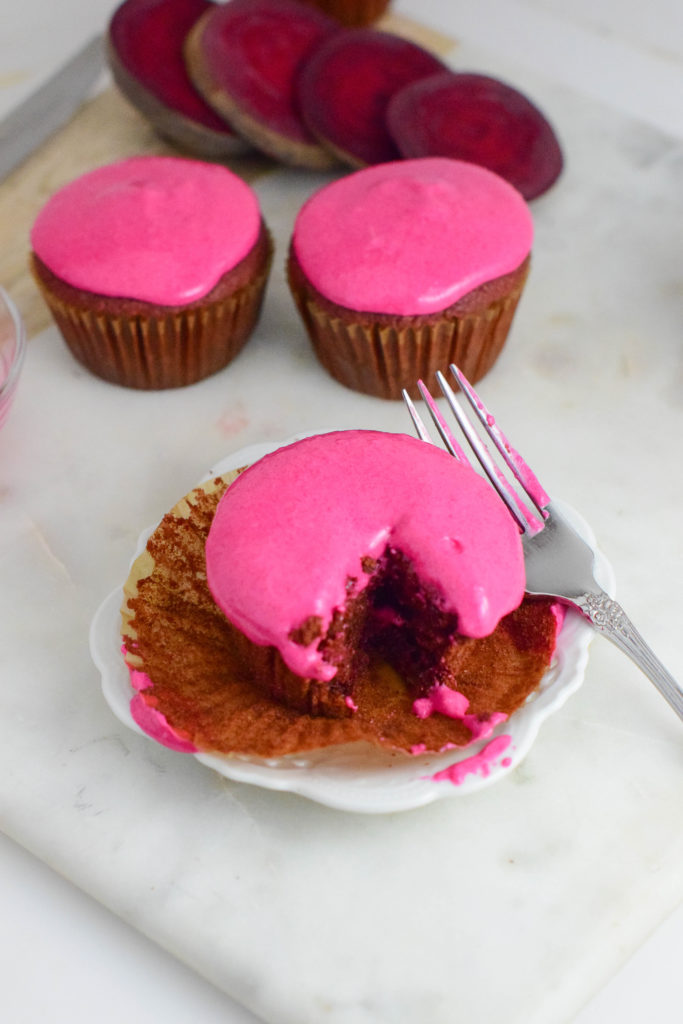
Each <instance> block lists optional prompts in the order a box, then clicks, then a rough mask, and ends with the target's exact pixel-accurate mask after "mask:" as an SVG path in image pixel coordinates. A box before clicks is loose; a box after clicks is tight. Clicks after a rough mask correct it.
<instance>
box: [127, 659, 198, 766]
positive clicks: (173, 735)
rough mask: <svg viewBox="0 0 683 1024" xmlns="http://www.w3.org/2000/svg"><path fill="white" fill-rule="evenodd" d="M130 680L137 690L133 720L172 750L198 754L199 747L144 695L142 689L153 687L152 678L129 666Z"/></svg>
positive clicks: (132, 708) (132, 706)
mask: <svg viewBox="0 0 683 1024" xmlns="http://www.w3.org/2000/svg"><path fill="white" fill-rule="evenodd" d="M128 672H129V674H130V682H131V686H132V687H133V689H134V690H135V691H136V693H135V696H134V697H132V699H131V702H130V713H131V715H132V717H133V720H134V721H135V722H137V724H138V725H139V726H140V728H141V729H142V731H143V732H146V733H147V735H148V736H151V737H152V739H153V740H156V741H157V743H161V744H162V745H163V746H164V747H169V748H170V749H171V750H177V751H179V752H180V753H183V754H196V753H197V752H198V751H197V747H195V745H194V743H192V742H190V740H188V739H187V738H186V737H185V736H183V734H182V733H180V732H178V730H177V729H174V728H173V726H172V725H171V724H170V722H169V721H168V719H167V718H166V716H165V715H164V714H162V713H161V711H157V709H156V708H155V707H154V705H153V704H151V703H150V702H149V701H147V700H146V699H145V698H144V697H143V696H142V692H141V691H142V690H148V689H150V688H151V687H152V680H151V679H150V678H149V676H148V675H147V674H146V673H145V672H141V671H140V670H139V669H136V668H131V667H130V665H129V666H128Z"/></svg>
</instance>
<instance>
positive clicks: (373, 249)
mask: <svg viewBox="0 0 683 1024" xmlns="http://www.w3.org/2000/svg"><path fill="white" fill-rule="evenodd" d="M532 242H533V222H532V219H531V214H530V212H529V208H528V206H527V204H526V202H525V201H524V199H523V198H522V196H521V195H520V194H519V192H517V190H516V189H514V188H513V187H512V186H511V185H509V184H508V183H507V182H506V181H504V180H503V179H502V178H500V177H499V176H498V175H496V174H493V173H492V172H491V171H488V170H486V169H485V168H483V167H477V166H475V165H474V164H469V163H465V162H463V161H460V160H450V159H447V158H442V157H427V158H423V159H418V160H402V161H397V162H395V163H389V164H379V165H377V166H375V167H370V168H366V169H364V170H361V171H357V172H356V173H354V174H350V175H347V176H346V177H344V178H341V179H340V180H338V181H335V182H333V183H332V184H330V185H327V186H325V187H324V188H322V189H321V190H320V191H318V192H317V193H316V194H315V195H313V196H312V197H311V198H310V199H309V200H308V201H307V202H306V203H305V204H304V206H303V207H302V209H301V210H300V212H299V215H298V217H297V220H296V224H295V227H294V236H293V246H294V251H295V254H296V257H297V259H298V261H299V263H300V265H301V267H302V269H303V271H304V273H305V274H306V276H307V278H308V280H309V281H310V283H311V284H312V285H313V286H314V287H315V288H316V289H317V290H318V291H319V292H320V293H321V294H322V295H324V296H325V297H326V298H328V299H329V300H330V301H332V302H335V303H336V304H337V305H340V306H344V307H346V308H348V309H355V310H359V311H364V312H370V313H372V312H374V313H394V314H398V315H400V316H410V315H416V314H429V313H437V312H440V311H442V310H444V309H446V308H447V307H448V306H450V305H452V304H453V303H454V302H457V301H458V299H461V298H462V297H463V296H464V295H466V294H467V293H468V292H471V291H473V290H474V289H475V288H478V287H479V286H480V285H482V284H485V283H486V282H487V281H492V280H494V279H495V278H497V277H501V276H502V275H503V274H508V273H510V272H511V271H513V270H516V269H517V267H519V266H520V265H521V264H522V263H523V261H524V260H525V259H526V257H527V256H528V254H529V252H530V250H531V245H532Z"/></svg>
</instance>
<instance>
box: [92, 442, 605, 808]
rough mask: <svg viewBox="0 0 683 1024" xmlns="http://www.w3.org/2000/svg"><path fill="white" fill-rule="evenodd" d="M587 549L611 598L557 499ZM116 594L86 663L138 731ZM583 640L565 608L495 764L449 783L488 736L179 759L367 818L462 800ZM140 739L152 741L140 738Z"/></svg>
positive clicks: (238, 462) (257, 448) (578, 620)
mask: <svg viewBox="0 0 683 1024" xmlns="http://www.w3.org/2000/svg"><path fill="white" fill-rule="evenodd" d="M303 436H305V435H297V437H294V438H289V439H288V440H287V441H284V442H280V444H263V445H252V446H250V447H248V448H244V449H242V450H241V451H239V452H236V453H235V454H234V455H231V456H229V457H228V458H226V459H223V460H222V461H221V462H219V463H218V464H217V465H216V466H214V467H213V468H212V469H211V470H210V471H209V472H208V473H207V474H206V475H205V476H204V477H203V478H202V482H203V481H204V480H208V479H211V478H212V477H214V476H218V475H220V474H222V473H227V472H229V471H230V470H232V469H237V468H238V467H239V466H244V465H249V464H251V463H252V462H255V461H256V460H257V459H260V458H262V457H263V456H264V455H266V454H268V453H269V452H271V451H274V450H275V449H276V448H279V447H281V446H282V444H290V443H291V442H292V441H294V440H297V439H298V438H299V437H303ZM557 504H559V505H560V506H561V509H562V511H563V512H564V513H565V514H566V515H567V517H568V518H569V519H570V521H571V522H572V524H573V526H574V528H575V529H576V530H577V531H578V532H579V533H580V534H581V536H582V537H583V538H584V539H585V540H586V541H587V543H588V544H590V546H591V547H592V548H593V550H594V552H595V559H596V563H595V569H596V578H597V579H598V581H599V582H600V583H601V585H602V586H603V588H604V589H605V590H606V591H607V592H608V593H609V594H613V590H614V577H613V573H612V569H611V566H610V565H609V563H608V562H607V560H606V558H605V557H604V555H602V553H601V552H600V551H599V550H598V549H597V547H596V545H595V538H594V537H593V534H592V531H591V530H590V527H589V526H588V525H587V523H586V522H585V521H584V520H583V519H582V517H581V516H580V515H579V514H578V513H577V512H576V511H575V510H574V509H572V508H571V506H568V505H566V504H565V503H562V502H558V503H557ZM155 529H156V526H154V527H151V528H149V529H148V530H145V531H144V532H143V533H142V534H141V535H140V537H139V540H138V546H137V550H136V552H135V555H134V556H133V560H134V559H135V558H137V556H138V554H140V552H141V551H143V550H144V548H145V545H146V544H147V540H148V538H149V536H150V534H151V533H152V532H153V531H154V530H155ZM122 601H123V589H122V587H119V588H117V589H116V590H115V591H114V592H113V593H111V594H110V595H109V596H108V597H107V598H106V600H105V601H104V602H103V603H102V605H101V606H100V608H99V609H98V611H97V613H96V615H95V617H94V619H93V622H92V626H91V630H90V649H91V653H92V657H93V660H94V662H95V664H96V665H97V667H98V669H99V670H100V672H101V674H102V690H103V693H104V697H105V700H106V701H107V703H108V704H109V706H110V708H111V709H112V711H113V712H114V714H115V715H116V716H117V718H118V719H119V720H120V721H121V722H123V724H124V725H126V726H128V728H130V729H132V730H134V731H135V732H138V733H141V734H142V735H146V734H145V733H143V731H142V730H141V729H140V727H139V726H138V724H137V723H136V722H135V721H134V719H133V717H132V715H131V713H130V700H131V698H132V696H133V694H134V691H133V689H132V687H131V684H130V679H129V674H128V669H127V667H126V664H125V662H124V660H123V657H122V655H121V617H120V608H121V604H122ZM592 635H593V630H592V628H591V626H590V625H589V624H588V623H587V622H586V621H585V619H583V618H582V617H581V616H580V615H579V614H578V613H575V612H572V611H569V610H568V611H567V614H566V616H565V620H564V623H563V625H562V629H561V632H560V635H559V637H558V643H557V650H556V652H555V657H554V659H553V664H552V666H551V667H550V669H549V670H548V672H547V673H546V675H545V676H544V678H543V680H542V681H541V685H540V687H539V688H538V690H537V691H536V692H535V693H534V694H532V696H531V697H530V698H529V700H528V701H527V702H526V704H524V706H523V707H521V708H520V709H519V710H518V711H516V712H515V714H514V715H512V716H511V717H510V718H509V719H508V721H507V722H504V723H502V725H500V726H498V728H497V729H496V730H495V731H494V733H493V738H495V737H497V736H509V737H510V742H509V744H508V746H507V748H506V749H505V751H504V752H503V753H502V754H501V755H500V757H499V758H497V759H494V760H493V761H491V762H483V763H482V762H478V765H479V767H477V768H476V770H472V771H470V772H468V773H466V774H465V777H464V778H463V780H462V781H461V782H460V783H458V784H454V783H452V782H450V781H447V780H439V781H437V780H435V779H434V778H433V776H434V774H435V773H436V772H439V771H442V770H443V769H445V768H448V767H450V766H451V765H453V764H455V763H456V762H461V761H463V760H465V759H466V758H470V757H472V756H473V755H476V754H477V753H478V752H479V751H480V750H481V748H482V747H483V746H484V745H485V744H486V743H488V742H490V740H491V737H489V739H487V740H485V741H483V742H480V743H473V744H471V745H470V746H468V747H467V748H465V749H460V750H458V751H453V750H451V751H448V752H446V753H441V754H425V755H419V756H416V757H413V756H409V755H406V754H402V753H400V752H395V753H394V752H388V751H384V750H380V749H375V748H373V747H371V746H370V745H369V744H361V743H355V744H345V745H341V746H337V747H328V748H326V749H324V750H318V751H313V752H306V753H304V754H301V755H294V754H290V755H288V756H286V757H279V758H272V759H267V760H266V759H263V758H256V757H246V756H241V755H239V756H238V755H234V756H227V755H222V754H201V753H200V754H179V755H178V756H180V757H195V758H196V759H197V760H198V761H200V762H201V763H202V764H204V765H206V766H207V767H208V768H212V769H213V770H214V771H217V772H219V773H220V774H221V775H224V776H225V777H226V778H228V779H232V780H234V781H237V782H248V783H251V784H253V785H257V786H263V787H265V788H267V789H275V790H281V791H287V792H291V793H298V794H299V795H300V796H305V797H308V798H309V799H310V800H315V801H317V802H318V803H321V804H326V805H327V806H328V807H334V808H337V809H339V810H345V811H359V812H365V813H370V814H376V813H387V812H393V811H404V810H409V809H411V808H414V807H421V806H423V805H425V804H428V803H431V802H432V801H433V800H438V799H442V798H444V797H452V796H463V795H465V794H470V793H473V792H475V791H477V790H479V789H481V788H483V787H484V786H489V785H491V784H492V783H494V782H497V781H498V780H499V779H501V778H503V777H504V776H505V775H507V773H508V772H511V771H512V770H513V769H514V768H515V767H516V766H517V765H518V764H519V763H520V762H521V761H522V759H523V758H524V757H525V756H526V754H527V753H528V752H529V750H530V748H531V746H532V744H533V742H534V740H535V738H536V736H537V734H538V730H539V728H540V726H541V723H542V722H543V721H544V720H545V719H546V718H547V717H548V715H550V714H552V713H553V712H555V711H557V710H558V709H559V708H561V707H562V705H563V704H564V703H565V701H566V700H567V698H568V697H569V696H571V694H573V693H575V692H576V690H577V689H578V688H579V686H580V685H581V683H582V682H583V676H584V671H585V668H586V664H587V661H588V646H589V644H590V641H591V638H592ZM148 739H150V742H155V741H154V740H152V739H151V738H150V737H148Z"/></svg>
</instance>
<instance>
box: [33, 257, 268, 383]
mask: <svg viewBox="0 0 683 1024" xmlns="http://www.w3.org/2000/svg"><path fill="white" fill-rule="evenodd" d="M268 269H269V267H268V268H266V269H265V270H264V271H263V272H262V273H261V274H260V275H259V277H258V278H257V279H255V280H254V281H253V282H252V283H251V284H249V285H246V286H245V287H243V288H240V289H238V290H237V291H236V292H234V293H233V295H231V296H228V297H227V298H225V299H223V300H221V301H219V302H214V303H211V304H209V305H207V306H205V307H203V308H202V307H194V308H192V309H187V310H174V311H172V312H169V313H166V314H162V315H160V316H149V317H146V316H140V315H135V316H132V317H125V316H113V315H110V314H107V313H98V312H93V311H91V310H85V309H80V308H78V307H77V306H74V305H71V304H70V303H68V302H65V301H63V300H62V299H61V297H59V296H57V295H55V294H54V293H53V292H51V291H48V290H47V289H46V287H45V285H44V284H43V282H41V281H38V284H39V286H40V287H41V289H42V291H43V295H44V297H45V300H46V302H47V304H48V306H49V307H50V311H51V312H52V315H53V317H54V319H55V321H56V323H57V326H58V327H59V330H60V332H61V334H62V336H63V338H64V340H65V342H66V344H67V345H68V347H69V349H70V350H71V352H72V353H73V355H74V356H75V358H76V359H77V360H78V361H79V362H80V363H82V364H83V365H84V366H85V367H87V369H89V370H90V371H91V372H92V373H94V374H96V375H97V376H98V377H102V378H103V379H104V380H108V381H111V382H112V383H114V384H122V385H125V386H126V387H131V388H140V389H146V390H160V389H163V388H174V387H182V386H184V385H186V384H193V383H195V382H196V381H199V380H202V379H203V378H205V377H208V376H210V374H212V373H215V372H216V371H217V370H221V369H223V367H225V366H227V364H228V363H229V362H230V361H231V360H232V359H234V357H235V356H236V355H237V353H238V352H239V351H240V350H241V348H242V347H243V345H244V344H245V342H246V341H247V339H248V337H249V335H250V334H251V332H252V330H253V329H254V327H255V325H256V321H257V320H258V316H259V313H260V309H261V303H262V300H263V294H264V290H265V285H266V280H267V277H268Z"/></svg>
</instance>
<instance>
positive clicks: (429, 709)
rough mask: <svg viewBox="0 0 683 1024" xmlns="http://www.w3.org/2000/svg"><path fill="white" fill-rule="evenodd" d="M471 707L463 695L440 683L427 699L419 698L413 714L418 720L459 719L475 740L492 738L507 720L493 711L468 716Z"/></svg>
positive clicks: (414, 704) (414, 705)
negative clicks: (434, 716)
mask: <svg viewBox="0 0 683 1024" xmlns="http://www.w3.org/2000/svg"><path fill="white" fill-rule="evenodd" d="M469 706H470V702H469V700H468V699H467V697H466V696H465V695H464V694H463V693H458V691H457V690H453V689H451V687H450V686H444V685H443V684H440V683H438V684H437V685H436V686H433V687H432V688H431V690H430V691H429V693H428V694H427V696H426V697H418V699H417V700H416V701H415V702H414V703H413V712H414V713H415V714H416V715H417V717H418V718H429V716H430V715H433V714H440V715H446V716H447V717H448V718H455V719H458V720H459V721H461V722H462V723H463V724H464V725H465V726H466V728H468V729H469V731H470V734H471V736H472V739H473V740H481V739H484V738H485V737H486V736H490V735H491V733H492V732H493V730H494V729H495V727H496V726H497V725H500V723H501V722H505V721H506V719H507V715H506V714H504V713H503V712H502V711H493V712H492V713H491V714H490V715H468V714H467V709H468V708H469Z"/></svg>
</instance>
